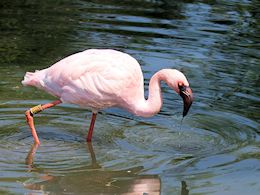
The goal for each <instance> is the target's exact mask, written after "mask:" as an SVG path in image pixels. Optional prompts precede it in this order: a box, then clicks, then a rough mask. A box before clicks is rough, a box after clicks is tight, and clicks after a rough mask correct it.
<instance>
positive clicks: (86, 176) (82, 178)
mask: <svg viewBox="0 0 260 195" xmlns="http://www.w3.org/2000/svg"><path fill="white" fill-rule="evenodd" d="M38 146H39V145H38V144H34V145H32V148H31V150H30V151H29V153H28V155H27V157H26V164H27V166H28V169H29V171H32V172H37V173H40V174H39V178H37V179H35V181H32V180H31V179H30V180H29V182H26V183H25V184H24V186H25V188H27V189H30V190H34V193H35V190H38V191H40V192H41V193H43V194H45V193H46V194H48V193H54V194H56V193H73V194H97V193H98V194H99V193H109V194H110V193H111V194H115V193H116V194H126V195H139V194H140V195H143V194H149V195H150V194H151V195H159V194H160V191H161V181H160V178H159V176H158V175H139V173H140V171H142V170H143V167H142V166H138V167H134V168H130V169H126V170H119V171H113V170H112V171H111V170H104V168H102V166H100V165H99V164H98V163H97V160H96V155H95V152H94V149H93V146H92V144H91V143H87V145H86V148H87V150H88V152H89V154H90V157H91V165H89V166H87V167H86V168H85V170H84V171H82V169H81V170H80V171H78V172H77V171H73V172H68V173H64V175H63V176H53V175H51V174H50V173H47V172H44V170H43V169H42V168H41V169H38V168H37V166H35V165H34V160H33V159H34V156H35V154H36V151H37V149H38Z"/></svg>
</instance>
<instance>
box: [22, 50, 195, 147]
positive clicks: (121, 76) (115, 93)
mask: <svg viewBox="0 0 260 195" xmlns="http://www.w3.org/2000/svg"><path fill="white" fill-rule="evenodd" d="M161 81H164V82H166V83H167V85H168V86H169V87H170V88H172V89H173V90H174V91H175V92H176V93H177V94H179V95H180V96H181V97H182V99H183V103H184V106H183V117H184V116H185V115H186V114H187V113H188V111H189V108H190V106H191V104H192V101H193V95H192V90H191V88H190V87H189V83H188V81H187V79H186V77H185V76H184V74H183V73H181V72H180V71H178V70H176V69H162V70H160V71H158V72H156V73H155V74H154V75H153V76H152V78H151V80H150V83H149V96H148V99H145V97H144V79H143V74H142V70H141V67H140V65H139V63H138V62H137V60H136V59H135V58H133V57H131V56H130V55H129V54H126V53H123V52H120V51H116V50H112V49H88V50H85V51H82V52H79V53H76V54H73V55H70V56H68V57H66V58H64V59H62V60H60V61H59V62H57V63H55V64H53V65H52V66H50V67H49V68H46V69H43V70H39V71H37V70H36V71H35V72H27V73H26V74H25V76H24V80H23V81H22V84H23V85H24V86H34V87H36V88H39V89H41V90H44V91H46V92H47V93H49V94H51V95H53V96H55V97H56V98H57V100H56V101H53V102H51V103H47V104H43V105H41V104H40V105H37V106H34V107H32V108H30V109H29V110H27V111H26V112H25V116H26V120H27V123H28V125H29V127H30V129H31V131H32V135H33V138H34V142H35V143H36V144H40V141H39V138H38V135H37V132H36V129H35V126H34V120H33V117H34V115H35V114H37V113H39V112H41V111H43V110H45V109H47V108H50V107H53V106H56V105H58V104H60V103H70V104H76V105H79V106H80V107H83V108H89V109H91V111H92V118H91V122H90V126H89V130H88V134H87V137H86V141H87V142H91V139H92V134H93V129H94V124H95V121H96V116H97V113H98V111H99V110H101V109H104V108H108V107H120V108H123V109H125V110H127V111H128V112H130V113H133V114H135V115H137V116H142V117H151V116H153V115H155V114H156V113H158V112H159V111H160V109H161V106H162V95H161V86H160V82H161Z"/></svg>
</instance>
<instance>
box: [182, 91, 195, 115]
mask: <svg viewBox="0 0 260 195" xmlns="http://www.w3.org/2000/svg"><path fill="white" fill-rule="evenodd" d="M179 89H180V96H181V97H182V99H183V117H185V116H186V115H187V113H188V111H189V109H190V107H191V104H192V102H193V95H192V90H191V88H190V87H189V86H179Z"/></svg>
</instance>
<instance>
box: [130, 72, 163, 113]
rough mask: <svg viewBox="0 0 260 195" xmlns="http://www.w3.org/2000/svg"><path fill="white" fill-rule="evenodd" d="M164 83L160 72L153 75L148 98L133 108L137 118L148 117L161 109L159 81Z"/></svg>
mask: <svg viewBox="0 0 260 195" xmlns="http://www.w3.org/2000/svg"><path fill="white" fill-rule="evenodd" d="M162 80H163V81H166V78H165V75H164V74H163V72H162V71H159V72H157V73H155V74H154V75H153V76H152V78H151V80H150V83H149V96H148V99H147V100H146V99H145V98H143V99H142V100H141V101H140V102H139V103H138V104H136V107H135V112H134V113H135V114H136V115H137V116H143V117H150V116H153V115H155V114H157V113H158V112H159V111H160V110H161V107H162V103H163V101H162V93H161V81H162Z"/></svg>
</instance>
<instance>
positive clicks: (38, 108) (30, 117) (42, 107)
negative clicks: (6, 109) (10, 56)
mask: <svg viewBox="0 0 260 195" xmlns="http://www.w3.org/2000/svg"><path fill="white" fill-rule="evenodd" d="M60 103H62V102H61V100H56V101H54V102H51V103H47V104H43V105H38V106H34V107H32V108H30V109H29V110H27V111H26V112H25V116H26V121H27V123H28V125H29V127H30V129H31V131H32V135H33V138H34V142H35V143H36V144H40V141H39V138H38V135H37V133H36V129H35V127H34V122H33V115H34V114H37V113H39V112H41V111H43V110H45V109H47V108H50V107H53V106H56V105H57V104H60Z"/></svg>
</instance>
